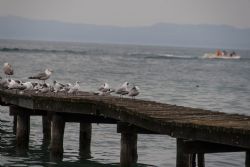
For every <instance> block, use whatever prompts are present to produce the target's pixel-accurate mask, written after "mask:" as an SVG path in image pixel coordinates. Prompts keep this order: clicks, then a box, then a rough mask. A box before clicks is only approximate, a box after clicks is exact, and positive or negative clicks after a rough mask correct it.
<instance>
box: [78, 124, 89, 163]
mask: <svg viewBox="0 0 250 167" xmlns="http://www.w3.org/2000/svg"><path fill="white" fill-rule="evenodd" d="M91 130H92V125H91V123H83V122H80V137H79V154H80V157H81V158H82V159H88V158H91V149H90V148H91Z"/></svg>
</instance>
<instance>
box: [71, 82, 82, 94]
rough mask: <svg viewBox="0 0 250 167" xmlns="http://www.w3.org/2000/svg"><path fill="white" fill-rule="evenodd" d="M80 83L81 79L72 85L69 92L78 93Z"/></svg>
mask: <svg viewBox="0 0 250 167" xmlns="http://www.w3.org/2000/svg"><path fill="white" fill-rule="evenodd" d="M79 83H80V82H79V81H76V83H75V85H74V86H72V87H71V88H70V89H69V91H68V93H72V94H73V95H76V94H77V92H78V91H79V90H80V85H79Z"/></svg>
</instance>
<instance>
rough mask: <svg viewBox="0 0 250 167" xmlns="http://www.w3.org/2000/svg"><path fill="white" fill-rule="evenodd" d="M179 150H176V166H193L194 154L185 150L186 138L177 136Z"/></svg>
mask: <svg viewBox="0 0 250 167" xmlns="http://www.w3.org/2000/svg"><path fill="white" fill-rule="evenodd" d="M176 143H177V147H176V148H177V151H176V154H177V155H176V167H191V166H192V154H188V153H185V152H184V151H183V147H184V144H185V143H184V140H183V139H180V138H177V142H176Z"/></svg>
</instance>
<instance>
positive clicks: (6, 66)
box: [3, 62, 14, 77]
mask: <svg viewBox="0 0 250 167" xmlns="http://www.w3.org/2000/svg"><path fill="white" fill-rule="evenodd" d="M3 71H4V74H5V75H6V76H7V75H8V76H9V77H10V75H13V74H14V70H13V68H12V66H11V65H10V64H9V63H7V62H6V63H4V65H3Z"/></svg>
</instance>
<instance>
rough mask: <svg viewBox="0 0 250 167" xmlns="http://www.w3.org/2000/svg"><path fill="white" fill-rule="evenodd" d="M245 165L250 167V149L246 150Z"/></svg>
mask: <svg viewBox="0 0 250 167" xmlns="http://www.w3.org/2000/svg"><path fill="white" fill-rule="evenodd" d="M245 166H246V167H250V151H246V160H245Z"/></svg>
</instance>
